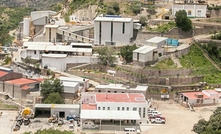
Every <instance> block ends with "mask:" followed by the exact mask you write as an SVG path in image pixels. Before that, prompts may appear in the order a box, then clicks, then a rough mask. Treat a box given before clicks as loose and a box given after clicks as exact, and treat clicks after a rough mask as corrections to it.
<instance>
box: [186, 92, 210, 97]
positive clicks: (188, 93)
mask: <svg viewBox="0 0 221 134" xmlns="http://www.w3.org/2000/svg"><path fill="white" fill-rule="evenodd" d="M182 94H183V95H184V96H186V97H187V98H189V99H198V98H197V96H196V95H197V94H202V95H203V99H206V98H210V97H209V96H207V95H206V94H204V93H202V92H187V93H182Z"/></svg>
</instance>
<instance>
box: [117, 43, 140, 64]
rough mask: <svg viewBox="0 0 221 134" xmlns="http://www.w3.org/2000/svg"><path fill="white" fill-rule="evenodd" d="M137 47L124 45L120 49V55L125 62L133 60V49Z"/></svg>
mask: <svg viewBox="0 0 221 134" xmlns="http://www.w3.org/2000/svg"><path fill="white" fill-rule="evenodd" d="M135 49H137V46H136V45H133V46H129V45H127V46H124V47H122V48H121V49H120V55H121V56H122V57H123V58H124V60H125V61H126V63H129V62H131V61H133V50H135Z"/></svg>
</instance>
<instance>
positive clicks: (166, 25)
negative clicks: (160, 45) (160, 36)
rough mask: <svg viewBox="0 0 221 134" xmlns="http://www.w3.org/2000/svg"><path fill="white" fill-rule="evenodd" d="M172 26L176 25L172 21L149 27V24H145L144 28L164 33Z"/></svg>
mask: <svg viewBox="0 0 221 134" xmlns="http://www.w3.org/2000/svg"><path fill="white" fill-rule="evenodd" d="M174 27H176V24H175V23H174V22H168V23H164V24H162V25H158V26H157V28H150V27H149V26H147V27H146V28H147V29H148V30H150V31H156V32H160V33H166V32H169V31H170V30H171V29H172V28H174Z"/></svg>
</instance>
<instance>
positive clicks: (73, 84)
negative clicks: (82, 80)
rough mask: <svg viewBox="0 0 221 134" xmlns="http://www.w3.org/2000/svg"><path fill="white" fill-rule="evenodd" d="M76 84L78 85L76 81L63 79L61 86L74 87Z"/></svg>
mask: <svg viewBox="0 0 221 134" xmlns="http://www.w3.org/2000/svg"><path fill="white" fill-rule="evenodd" d="M77 85H78V82H69V81H63V86H65V87H76V86H77Z"/></svg>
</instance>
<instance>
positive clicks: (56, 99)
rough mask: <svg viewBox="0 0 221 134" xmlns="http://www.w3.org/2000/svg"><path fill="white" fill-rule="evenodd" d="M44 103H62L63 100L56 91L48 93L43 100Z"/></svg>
mask: <svg viewBox="0 0 221 134" xmlns="http://www.w3.org/2000/svg"><path fill="white" fill-rule="evenodd" d="M44 103H46V104H64V100H63V99H62V98H61V96H60V94H59V93H58V92H54V93H50V94H49V95H48V97H47V98H46V99H45V100H44Z"/></svg>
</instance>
